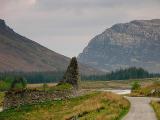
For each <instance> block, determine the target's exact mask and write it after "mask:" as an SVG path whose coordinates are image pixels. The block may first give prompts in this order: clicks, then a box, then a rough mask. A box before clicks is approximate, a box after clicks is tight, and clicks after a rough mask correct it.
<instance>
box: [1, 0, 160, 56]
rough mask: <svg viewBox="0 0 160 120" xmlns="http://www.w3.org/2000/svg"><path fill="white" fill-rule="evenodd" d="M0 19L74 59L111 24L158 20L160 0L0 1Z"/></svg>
mask: <svg viewBox="0 0 160 120" xmlns="http://www.w3.org/2000/svg"><path fill="white" fill-rule="evenodd" d="M0 18H1V19H4V20H5V21H6V23H7V24H8V25H9V26H10V27H11V28H13V29H14V31H16V32H18V33H20V34H21V35H23V36H26V37H28V38H30V39H32V40H34V41H36V42H38V43H40V44H42V45H44V46H46V47H48V48H49V49H51V50H54V51H56V52H58V53H61V54H63V55H65V56H69V57H72V56H77V55H78V54H79V53H80V52H82V50H83V48H84V47H85V46H86V45H87V44H88V42H89V41H90V40H91V39H92V38H93V37H94V36H95V35H97V34H99V33H101V32H103V31H104V30H105V29H107V28H109V27H111V26H112V25H113V24H115V23H123V22H129V21H131V20H135V19H155V18H160V0H0Z"/></svg>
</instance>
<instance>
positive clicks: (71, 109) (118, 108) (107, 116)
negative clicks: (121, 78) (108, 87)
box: [0, 93, 130, 120]
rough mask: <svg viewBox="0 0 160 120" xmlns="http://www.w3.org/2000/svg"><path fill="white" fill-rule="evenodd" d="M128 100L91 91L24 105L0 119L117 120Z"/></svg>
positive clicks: (127, 105) (124, 110) (10, 110)
mask: <svg viewBox="0 0 160 120" xmlns="http://www.w3.org/2000/svg"><path fill="white" fill-rule="evenodd" d="M129 106H130V104H129V102H128V101H127V100H126V99H124V98H123V97H121V96H119V95H115V94H112V93H92V94H88V95H84V96H80V97H76V98H71V99H68V100H64V101H63V100H61V101H48V102H45V103H40V104H35V105H28V106H27V105H25V106H21V107H19V108H15V109H9V110H6V111H3V112H1V113H0V120H70V119H71V118H78V119H79V120H119V119H120V118H121V117H122V116H124V115H125V114H126V113H127V112H128V109H129Z"/></svg>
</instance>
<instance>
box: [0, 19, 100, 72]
mask: <svg viewBox="0 0 160 120" xmlns="http://www.w3.org/2000/svg"><path fill="white" fill-rule="evenodd" d="M69 61H70V58H68V57H65V56H63V55H60V54H58V53H56V52H54V51H51V50H49V49H47V48H45V47H43V46H42V45H40V44H38V43H36V42H34V41H32V40H30V39H28V38H26V37H23V36H21V35H19V34H17V33H16V32H14V31H13V30H12V29H11V28H9V27H8V26H7V25H6V24H5V21H4V20H1V19H0V72H8V71H22V72H43V71H44V72H45V71H56V72H57V71H64V70H66V68H67V66H68V64H69ZM80 71H81V73H82V74H87V75H90V74H98V73H100V71H98V70H96V69H93V68H92V67H88V66H85V65H82V64H80Z"/></svg>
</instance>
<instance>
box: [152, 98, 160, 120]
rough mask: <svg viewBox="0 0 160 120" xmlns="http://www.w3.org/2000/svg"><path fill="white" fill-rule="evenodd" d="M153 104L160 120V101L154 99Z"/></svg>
mask: <svg viewBox="0 0 160 120" xmlns="http://www.w3.org/2000/svg"><path fill="white" fill-rule="evenodd" d="M151 105H152V107H153V109H154V111H155V113H156V115H157V118H158V120H160V101H159V102H158V101H152V102H151Z"/></svg>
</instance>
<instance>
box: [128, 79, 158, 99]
mask: <svg viewBox="0 0 160 120" xmlns="http://www.w3.org/2000/svg"><path fill="white" fill-rule="evenodd" d="M136 86H137V85H136ZM131 96H153V97H160V82H155V83H153V84H151V85H147V86H144V87H139V86H138V88H137V89H134V90H132V93H131Z"/></svg>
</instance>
